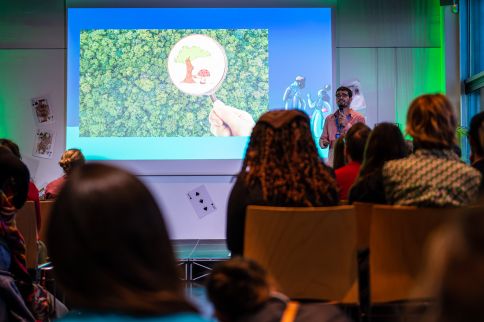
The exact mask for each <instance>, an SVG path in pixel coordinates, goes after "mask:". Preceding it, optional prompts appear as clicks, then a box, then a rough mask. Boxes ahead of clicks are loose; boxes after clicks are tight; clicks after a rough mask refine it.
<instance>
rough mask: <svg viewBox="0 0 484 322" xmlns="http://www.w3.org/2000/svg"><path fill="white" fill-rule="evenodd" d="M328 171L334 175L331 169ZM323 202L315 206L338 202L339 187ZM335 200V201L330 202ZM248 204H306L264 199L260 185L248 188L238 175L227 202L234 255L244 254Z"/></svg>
mask: <svg viewBox="0 0 484 322" xmlns="http://www.w3.org/2000/svg"><path fill="white" fill-rule="evenodd" d="M328 172H329V173H330V174H331V175H333V173H332V172H331V171H329V170H328ZM281 197H282V196H281ZM308 199H309V200H315V197H314V196H308ZM320 200H322V204H316V202H314V206H333V205H336V204H337V203H338V192H337V188H336V186H335V187H332V188H330V196H328V197H326V198H321V199H320ZM327 200H333V201H334V202H328V201H327ZM248 205H264V206H280V207H284V206H287V207H302V206H304V205H300V204H293V203H290V202H287V201H284V200H283V198H280V200H272V201H264V200H263V198H262V189H261V187H260V186H256V187H253V188H252V189H248V188H247V187H246V185H245V184H244V182H243V180H242V179H241V177H240V176H238V177H237V181H236V182H235V184H234V186H233V188H232V191H231V193H230V196H229V200H228V204H227V229H226V239H227V247H228V249H229V250H230V251H231V253H232V256H236V255H242V254H243V249H244V232H245V211H246V208H247V206H248Z"/></svg>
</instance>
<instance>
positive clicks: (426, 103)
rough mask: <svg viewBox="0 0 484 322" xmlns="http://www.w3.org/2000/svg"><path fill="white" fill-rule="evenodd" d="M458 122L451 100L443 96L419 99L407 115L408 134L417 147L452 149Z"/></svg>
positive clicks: (425, 96) (436, 95)
mask: <svg viewBox="0 0 484 322" xmlns="http://www.w3.org/2000/svg"><path fill="white" fill-rule="evenodd" d="M456 128H457V120H456V117H455V114H454V111H453V109H452V105H451V103H450V102H449V100H448V99H447V98H446V97H445V96H444V95H442V94H427V95H422V96H419V97H417V98H416V99H414V100H413V102H412V103H411V104H410V107H409V109H408V113H407V126H406V132H407V133H408V134H409V135H410V136H412V137H413V139H414V141H415V143H416V145H417V146H419V147H422V148H427V149H432V148H438V149H451V148H453V146H454V145H455V144H456V138H455V131H456Z"/></svg>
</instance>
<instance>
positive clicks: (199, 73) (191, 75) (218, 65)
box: [168, 34, 228, 102]
mask: <svg viewBox="0 0 484 322" xmlns="http://www.w3.org/2000/svg"><path fill="white" fill-rule="evenodd" d="M227 69H228V62H227V55H226V54H225V50H224V48H223V47H222V46H221V45H220V44H219V43H218V42H217V41H216V40H215V39H213V38H211V37H209V36H207V35H202V34H192V35H189V36H186V37H184V38H182V39H180V40H179V41H178V42H177V43H176V44H175V45H174V46H173V48H172V49H171V51H170V54H169V55H168V74H169V75H170V79H171V81H172V82H173V84H174V85H175V86H176V87H177V88H178V89H179V90H180V91H182V92H184V93H186V94H189V95H194V96H209V97H210V99H211V100H212V102H215V101H216V100H217V97H216V96H215V92H216V91H217V90H218V89H219V88H220V86H222V83H223V81H224V80H225V76H226V75H227Z"/></svg>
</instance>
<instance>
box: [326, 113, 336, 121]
mask: <svg viewBox="0 0 484 322" xmlns="http://www.w3.org/2000/svg"><path fill="white" fill-rule="evenodd" d="M334 113H336V112H333V113H331V114H328V116H326V118H325V120H331V119H334Z"/></svg>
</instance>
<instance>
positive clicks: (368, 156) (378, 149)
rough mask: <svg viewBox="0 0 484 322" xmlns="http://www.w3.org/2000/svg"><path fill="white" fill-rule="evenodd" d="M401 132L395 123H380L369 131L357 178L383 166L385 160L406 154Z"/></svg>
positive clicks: (398, 157) (399, 157)
mask: <svg viewBox="0 0 484 322" xmlns="http://www.w3.org/2000/svg"><path fill="white" fill-rule="evenodd" d="M407 150H408V149H407V146H406V144H405V140H404V139H403V135H402V132H401V131H400V129H399V128H398V126H396V125H395V124H391V123H380V124H378V125H377V126H375V128H374V129H373V131H371V133H370V136H369V138H368V142H367V143H366V147H365V153H364V156H363V163H362V164H361V168H360V174H359V178H363V177H365V176H366V175H369V174H372V173H373V172H375V171H377V170H381V169H382V168H383V164H384V163H385V162H386V161H390V160H395V159H401V158H404V157H406V156H407Z"/></svg>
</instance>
